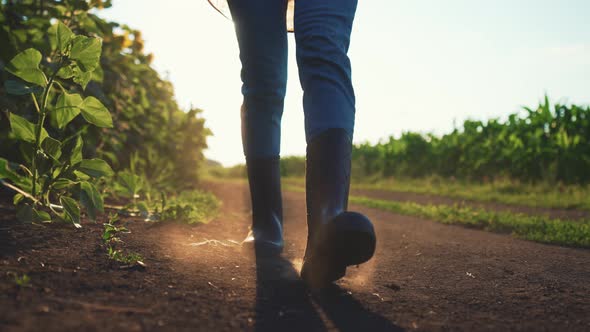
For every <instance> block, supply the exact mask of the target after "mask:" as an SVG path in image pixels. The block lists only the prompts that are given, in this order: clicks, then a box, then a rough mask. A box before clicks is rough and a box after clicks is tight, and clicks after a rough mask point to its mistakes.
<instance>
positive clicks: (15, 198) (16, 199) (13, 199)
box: [12, 194, 25, 205]
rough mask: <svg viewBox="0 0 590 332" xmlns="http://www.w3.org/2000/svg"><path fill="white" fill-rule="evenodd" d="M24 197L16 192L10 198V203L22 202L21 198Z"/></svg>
mask: <svg viewBox="0 0 590 332" xmlns="http://www.w3.org/2000/svg"><path fill="white" fill-rule="evenodd" d="M24 198H25V196H23V194H16V195H14V197H13V198H12V204H14V205H18V204H19V203H20V202H22V200H23V199H24Z"/></svg>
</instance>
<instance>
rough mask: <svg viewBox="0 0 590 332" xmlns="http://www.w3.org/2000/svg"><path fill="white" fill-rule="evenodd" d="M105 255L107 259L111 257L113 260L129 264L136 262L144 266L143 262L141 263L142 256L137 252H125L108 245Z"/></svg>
mask: <svg viewBox="0 0 590 332" xmlns="http://www.w3.org/2000/svg"><path fill="white" fill-rule="evenodd" d="M107 255H108V256H109V259H112V260H114V261H115V262H119V263H124V264H129V265H135V264H138V265H140V266H145V264H144V263H143V257H141V255H139V254H137V253H133V252H132V253H128V254H126V253H124V252H123V250H121V249H115V248H113V247H108V249H107Z"/></svg>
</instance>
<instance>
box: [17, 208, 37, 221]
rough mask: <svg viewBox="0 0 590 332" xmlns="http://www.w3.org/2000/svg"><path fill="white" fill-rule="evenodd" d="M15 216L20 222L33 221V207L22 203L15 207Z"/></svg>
mask: <svg viewBox="0 0 590 332" xmlns="http://www.w3.org/2000/svg"><path fill="white" fill-rule="evenodd" d="M16 218H17V219H18V220H19V221H20V222H24V223H31V222H33V207H32V206H31V205H30V204H22V205H20V206H18V207H17V208H16Z"/></svg>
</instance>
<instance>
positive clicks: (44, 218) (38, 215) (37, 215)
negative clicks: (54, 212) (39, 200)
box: [33, 208, 51, 222]
mask: <svg viewBox="0 0 590 332" xmlns="http://www.w3.org/2000/svg"><path fill="white" fill-rule="evenodd" d="M33 221H36V222H49V221H51V216H50V215H49V213H47V212H45V211H40V210H37V209H35V208H33Z"/></svg>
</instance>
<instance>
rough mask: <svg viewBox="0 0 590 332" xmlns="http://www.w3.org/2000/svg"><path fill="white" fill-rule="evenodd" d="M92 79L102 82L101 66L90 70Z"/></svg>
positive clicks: (102, 72)
mask: <svg viewBox="0 0 590 332" xmlns="http://www.w3.org/2000/svg"><path fill="white" fill-rule="evenodd" d="M92 80H93V81H97V82H100V83H102V82H103V81H104V71H103V70H102V67H101V66H98V67H96V69H95V70H94V71H93V72H92Z"/></svg>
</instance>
